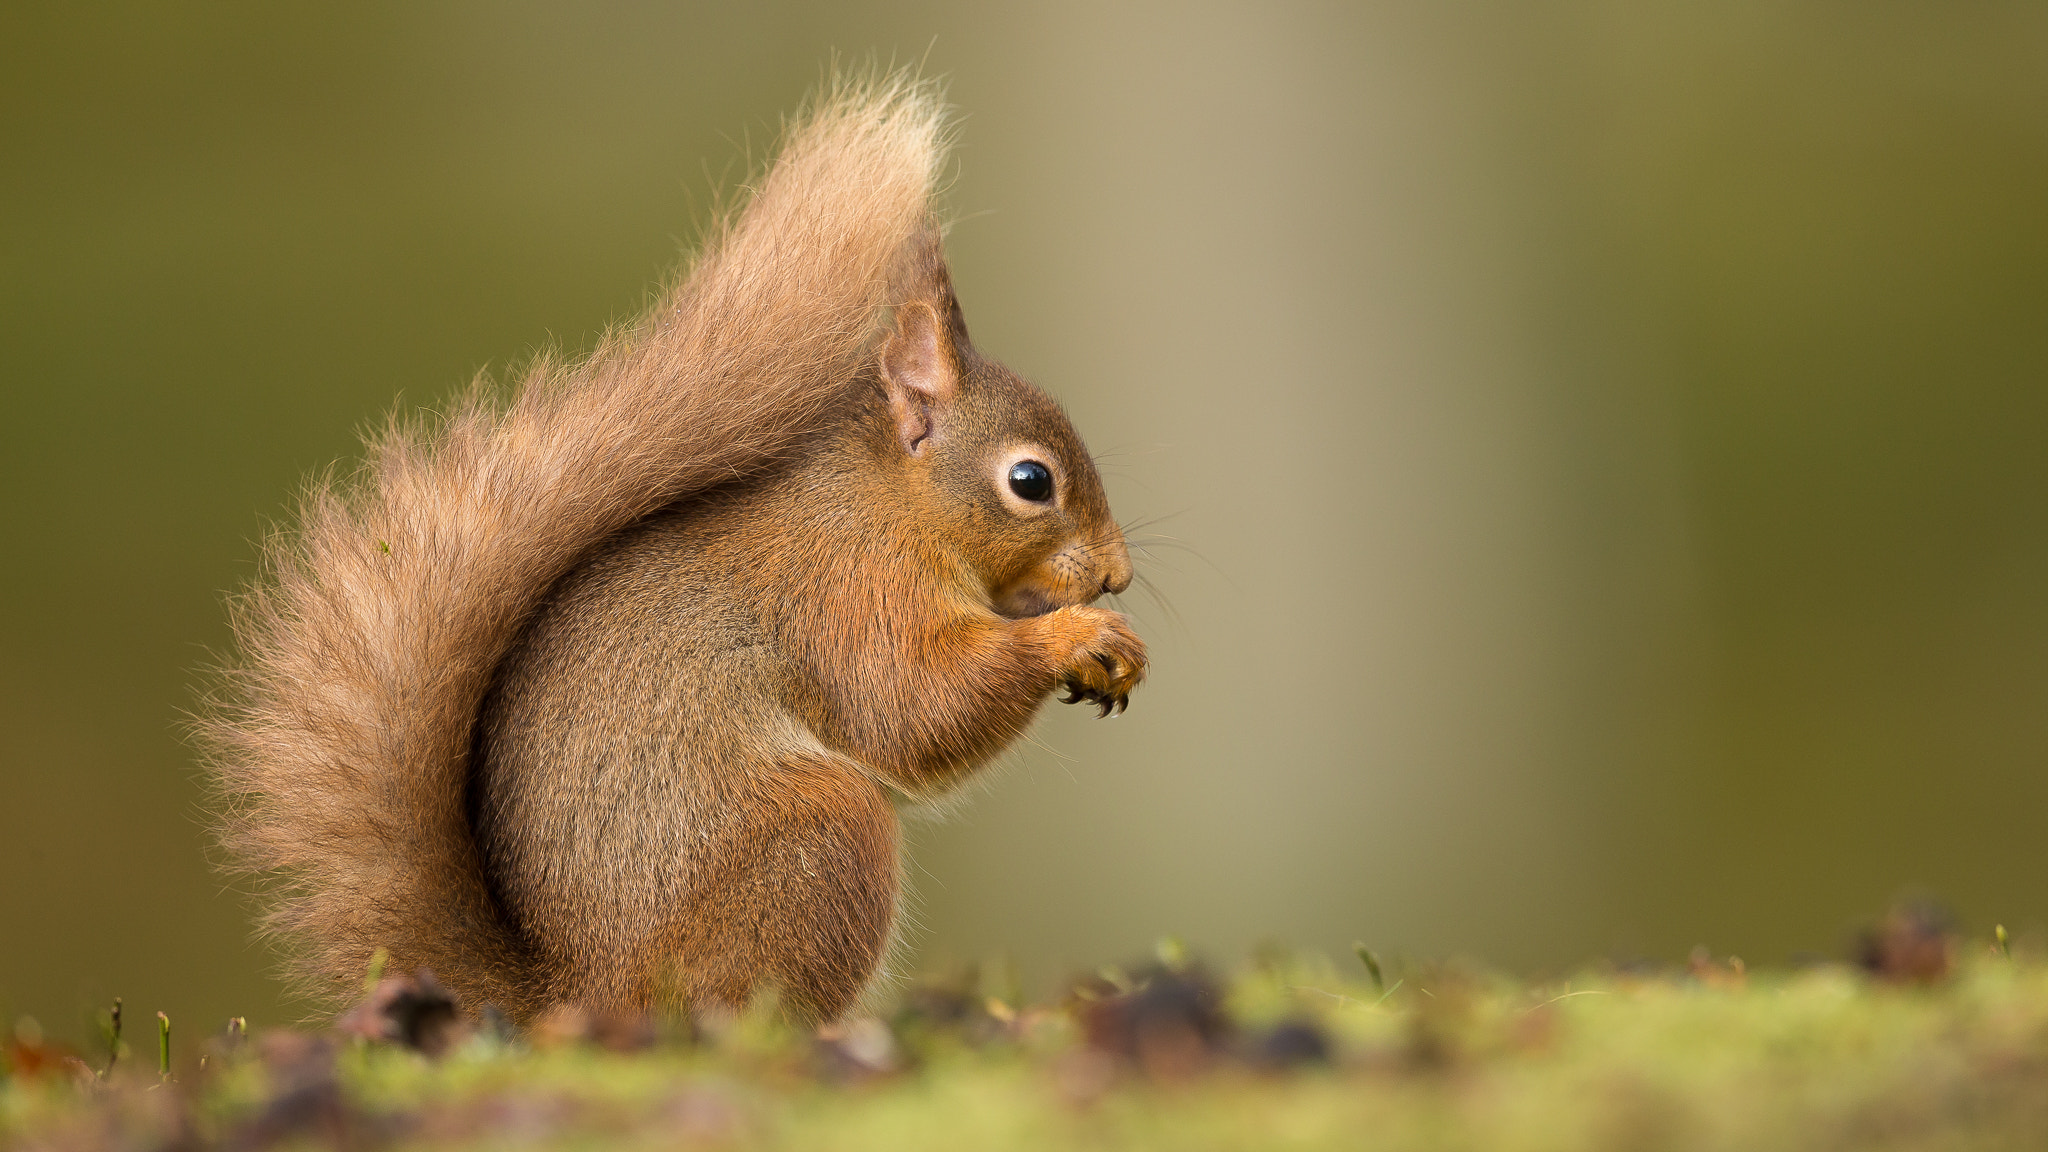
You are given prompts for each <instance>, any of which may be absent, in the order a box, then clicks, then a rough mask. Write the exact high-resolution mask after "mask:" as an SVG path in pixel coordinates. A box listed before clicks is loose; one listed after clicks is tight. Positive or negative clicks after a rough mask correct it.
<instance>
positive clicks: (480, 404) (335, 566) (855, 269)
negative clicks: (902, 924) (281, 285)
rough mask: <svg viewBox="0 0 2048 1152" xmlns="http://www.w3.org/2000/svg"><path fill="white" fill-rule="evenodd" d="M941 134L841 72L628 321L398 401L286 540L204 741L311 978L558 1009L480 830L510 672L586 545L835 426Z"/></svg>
mask: <svg viewBox="0 0 2048 1152" xmlns="http://www.w3.org/2000/svg"><path fill="white" fill-rule="evenodd" d="M944 136H945V127H944V115H943V111H942V108H941V105H940V103H939V101H938V99H937V96H936V93H935V92H934V90H933V89H932V88H931V87H930V86H929V85H926V84H921V83H917V82H913V81H911V80H909V79H907V78H906V77H903V76H900V75H899V76H892V77H887V78H884V79H881V80H876V81H870V82H860V83H837V84H834V85H833V86H832V87H831V88H830V89H829V91H827V92H826V93H825V94H824V95H823V96H821V97H820V98H819V99H818V101H817V102H816V104H815V106H814V107H813V108H812V109H811V111H810V112H809V113H808V114H807V115H805V116H804V117H802V118H801V119H800V120H799V121H798V122H797V123H796V124H795V125H794V126H793V127H792V128H791V129H790V130H789V131H788V133H787V135H786V138H785V142H784V145H783V148H782V150H781V153H780V155H779V157H778V158H777V160H776V161H775V162H774V164H773V166H772V167H771V168H769V169H768V171H767V172H766V173H765V175H764V177H763V178H762V179H761V181H760V182H759V184H758V186H757V189H756V191H755V192H754V194H753V195H752V197H751V198H750V199H749V200H748V202H747V203H746V205H745V207H744V208H743V209H741V210H740V211H739V212H738V213H737V214H736V215H735V216H733V217H732V218H731V219H730V220H729V221H728V222H726V223H725V224H724V225H723V226H722V227H721V228H720V229H718V231H717V233H716V234H715V235H714V237H713V238H712V239H711V240H710V241H709V242H708V243H707V244H706V245H705V248H704V251H703V253H702V255H701V256H700V257H699V258H698V260H697V261H696V264H695V266H694V268H693V269H692V271H691V272H690V274H689V275H688V277H687V278H685V279H684V280H683V281H682V282H681V283H679V284H678V285H677V286H676V287H675V288H674V289H673V290H671V291H669V292H668V293H666V294H665V295H664V296H663V297H662V299H661V300H660V301H659V302H658V303H657V304H656V305H655V306H654V307H653V308H652V309H650V310H649V312H648V313H647V314H646V316H645V317H643V318H642V319H641V320H640V321H639V322H638V323H636V324H635V325H633V326H631V327H630V328H628V329H625V330H622V331H620V332H616V333H613V334H611V335H609V336H607V337H606V339H605V340H604V341H603V342H602V344H601V345H600V346H599V347H598V349H597V350H596V351H595V352H594V353H593V354H592V355H591V356H590V357H589V358H588V359H587V360H584V361H582V362H580V363H577V364H573V365H570V364H562V363H559V362H556V361H552V360H543V361H541V362H540V363H538V364H537V365H536V366H535V367H534V368H532V369H531V370H530V371H529V372H528V373H527V375H526V377H525V379H524V380H523V381H522V382H521V384H520V386H519V388H518V390H517V392H516V394H515V395H514V396H513V397H512V398H511V399H510V400H509V401H508V402H505V403H499V402H497V401H495V400H493V399H491V398H490V397H488V396H485V395H482V394H478V395H474V396H471V397H469V398H467V399H465V400H463V401H461V402H459V403H458V404H456V405H455V406H454V408H453V410H452V411H451V412H449V413H448V414H447V415H446V416H445V417H444V418H443V419H441V420H438V421H436V422H434V423H433V424H432V425H431V426H426V427H421V426H414V425H411V424H405V423H400V422H394V423H393V424H392V425H391V426H390V427H388V428H387V429H386V430H385V431H384V432H382V433H381V434H379V435H378V436H376V437H375V438H374V439H373V440H372V441H371V443H370V445H369V457H368V462H367V463H366V465H365V466H364V467H363V469H362V470H361V472H360V473H359V474H358V475H356V476H355V477H352V478H351V479H349V480H347V481H345V482H340V483H325V482H323V483H320V484H317V485H315V486H314V488H313V489H312V490H311V491H310V492H309V493H308V495H307V497H306V499H305V501H304V507H303V511H302V514H301V517H300V519H299V522H298V525H297V527H296V529H295V530H294V531H292V532H290V533H287V534H284V535H281V536H279V537H278V538H277V539H275V540H274V541H272V542H271V543H270V544H268V545H267V546H266V551H265V559H266V561H267V566H268V575H267V576H266V578H265V579H264V580H263V581H262V582H261V583H260V584H258V585H257V586H256V587H255V588H254V589H253V590H251V591H249V592H248V593H247V594H245V595H244V596H243V597H242V598H241V600H240V601H239V602H238V604H237V606H236V613H235V624H236V631H237V640H238V650H239V654H238V657H237V663H235V664H234V665H233V666H232V667H230V668H228V669H227V670H226V673H225V675H224V676H223V683H222V685H221V687H220V691H219V693H218V700H217V702H216V705H215V707H214V708H213V709H212V712H211V715H210V717H209V718H208V719H207V720H205V721H204V722H203V725H202V735H203V738H204V739H205V741H206V743H207V745H208V747H209V751H210V754H211V759H212V764H213V767H214V771H215V777H216V782H217V787H218V789H219V791H220V793H221V795H222V798H223V810H224V812H225V816H224V818H223V830H222V839H223V842H224V843H225V845H226V846H227V848H228V849H229V851H230V853H231V855H232V857H233V859H234V861H235V863H236V864H237V865H238V866H239V867H240V868H242V869H244V870H246V871H248V872H250V873H254V874H258V875H260V876H262V877H264V878H265V879H266V881H267V882H268V883H269V884H270V886H271V887H270V889H269V897H270V901H271V903H270V911H269V914H268V918H267V920H266V924H267V927H268V929H269V931H271V932H272V933H274V934H276V935H277V936H278V937H280V938H281V939H282V940H283V941H284V942H285V943H286V944H287V945H288V947H289V950H290V954H291V955H292V957H293V961H294V964H295V974H296V975H297V976H298V977H299V984H300V987H301V988H302V990H304V991H307V992H310V993H313V994H314V995H316V996H319V997H321V998H323V999H327V1000H330V1001H331V1000H333V999H335V998H338V997H340V996H342V995H345V994H346V993H347V990H348V989H349V988H351V987H353V986H359V984H358V982H359V981H360V979H361V975H362V973H363V971H364V970H365V967H366V966H367V964H368V963H369V960H370V957H371V954H372V953H373V952H374V951H375V950H377V949H379V948H383V949H387V950H388V952H389V955H390V962H391V964H392V965H393V966H394V968H396V969H398V970H410V969H412V968H415V967H429V968H432V969H433V970H434V971H435V973H436V974H437V975H439V977H440V978H441V979H442V980H443V981H444V982H445V983H447V984H448V985H449V986H450V987H451V988H453V989H454V990H455V991H456V992H457V993H458V994H459V995H461V996H462V998H463V999H464V1000H465V1001H466V1002H467V1003H468V1004H469V1005H471V1006H472V1007H474V1006H477V1005H480V1004H482V1003H485V1002H496V1003H498V1004H500V1005H501V1006H503V1007H505V1008H507V1009H508V1010H511V1011H513V1012H514V1013H515V1014H517V1015H527V1014H530V1013H531V1012H533V1011H535V1010H537V1009H538V1008H539V1007H541V1006H543V1005H544V1004H546V1003H547V1002H548V1001H549V1000H550V998H551V996H552V995H553V993H552V990H551V988H550V987H549V979H548V977H547V975H546V973H545V971H544V966H542V967H537V966H536V963H535V960H536V958H535V957H533V956H532V955H530V953H529V946H528V944H527V943H526V941H525V940H524V938H523V937H522V935H521V933H520V932H518V931H517V930H515V928H514V927H513V926H512V925H511V924H510V923H509V922H508V921H507V920H506V918H505V916H504V913H503V909H502V908H501V907H500V905H499V903H498V900H497V898H496V896H495V895H494V892H493V886H492V883H491V881H490V879H489V877H488V876H487V874H486V872H485V869H484V867H483V863H482V860H481V856H480V852H479V849H478V847H477V843H476V841H475V838H474V837H473V835H472V833H471V829H470V812H469V810H468V805H469V797H468V795H467V779H468V771H469V759H470V752H471V741H472V737H473V733H474V731H475V728H476V723H477V717H478V715H479V709H480V707H481V706H482V704H483V701H484V700H485V698H486V695H487V694H488V693H489V691H490V689H491V685H492V683H493V676H494V674H495V672H496V670H497V669H498V668H499V667H500V664H501V662H502V661H503V660H504V659H505V657H506V655H507V654H508V653H509V652H510V651H512V650H513V647H514V645H515V644H516V643H517V641H518V638H519V637H520V635H521V632H522V629H524V628H525V627H526V626H527V624H528V622H529V621H530V620H531V619H532V618H533V617H534V614H535V612H536V610H537V609H538V608H539V606H540V604H541V602H542V600H543V597H544V596H545V595H546V594H547V592H548V590H549V589H550V588H552V587H555V586H556V585H557V583H558V581H560V580H561V579H562V578H563V576H564V575H565V574H566V573H568V572H570V571H571V570H572V569H574V568H575V567H576V566H577V565H578V564H579V562H581V561H583V560H584V559H585V558H586V557H588V556H590V555H591V554H592V553H593V551H594V550H596V549H599V548H600V547H602V546H603V545H604V543H605V542H606V541H608V540H611V539H613V538H614V537H616V536H617V535H618V534H619V533H620V532H622V531H624V530H626V529H628V528H629V527H630V526H632V525H634V524H636V523H638V522H641V521H643V520H645V519H646V518H647V517H648V516H649V515H651V514H652V513H654V512H656V511H657V510H659V509H661V508H663V507H665V506H668V505H672V504H674V503H676V502H677V501H679V500H682V499H685V498H687V497H689V496H691V495H692V494H693V493H698V492H702V491H704V490H706V489H708V488H710V487H713V486H715V485H719V484H722V483H728V482H730V481H732V480H733V479H734V478H736V477H745V476H749V475H754V474H758V473H760V472H762V471H764V470H766V469H769V468H770V467H771V466H773V465H775V464H776V462H777V461H779V460H781V459H783V458H784V457H786V456H787V455H789V454H790V453H791V452H792V451H793V450H794V448H795V446H796V445H798V444H800V443H801V442H802V441H803V440H804V438H805V437H806V436H807V435H809V434H811V433H812V432H813V431H815V430H816V429H817V428H819V427H820V426H821V425H822V424H823V423H824V422H825V421H826V420H827V413H828V411H829V410H830V409H831V408H832V406H833V404H834V402H835V398H836V397H838V396H839V395H840V394H841V392H842V390H843V388H844V387H845V385H846V382H847V381H848V380H849V379H850V378H851V377H852V376H853V375H854V374H855V373H856V372H857V371H858V370H859V369H860V367H861V365H862V364H863V363H865V362H866V361H867V359H868V357H869V356H870V355H871V353H872V347H873V344H874V338H875V336H876V334H877V332H878V326H877V325H878V318H879V313H880V312H881V310H882V309H883V308H884V307H885V306H886V305H888V304H890V303H893V302H894V301H892V300H891V291H892V288H891V286H892V283H894V282H895V281H897V280H898V279H899V278H900V277H901V275H902V268H901V265H902V264H903V262H904V261H905V260H907V259H912V258H914V252H915V249H916V248H917V243H916V241H917V238H918V237H920V236H921V235H923V234H924V233H926V232H927V230H928V229H929V227H930V217H931V212H932V206H931V198H932V195H933V192H934V187H935V184H936V181H937V178H938V174H939V170H940V167H941V164H942V162H943V158H944Z"/></svg>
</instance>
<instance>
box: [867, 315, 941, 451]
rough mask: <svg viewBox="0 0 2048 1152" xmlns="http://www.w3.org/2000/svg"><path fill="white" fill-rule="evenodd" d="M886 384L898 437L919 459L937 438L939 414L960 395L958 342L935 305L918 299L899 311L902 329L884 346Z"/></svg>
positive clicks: (898, 323) (899, 324)
mask: <svg viewBox="0 0 2048 1152" xmlns="http://www.w3.org/2000/svg"><path fill="white" fill-rule="evenodd" d="M882 381H883V384H884V385H885V386H886V387H887V388H888V391H889V411H890V412H891V413H892V414H893V415H894V416H895V417H896V436H897V438H898V439H899V440H901V441H902V443H903V448H904V450H905V451H907V452H909V453H910V454H911V455H913V456H914V455H916V454H917V453H918V451H919V450H920V449H921V448H922V447H923V446H924V442H925V440H926V438H927V437H929V436H930V435H931V434H932V419H933V412H934V411H936V410H937V409H940V408H943V407H945V406H946V405H947V404H948V403H950V402H951V401H952V399H953V397H954V395H955V394H956V393H958V392H959V390H960V367H959V360H958V358H957V356H956V355H955V353H954V350H953V340H952V337H951V335H950V334H949V333H948V332H947V330H946V325H945V324H943V323H941V322H940V320H939V314H938V312H937V311H935V310H934V309H933V308H932V306H931V305H930V304H927V303H925V302H924V301H922V300H913V301H911V302H910V303H908V304H903V305H899V306H898V307H897V309H896V330H895V331H894V332H891V333H890V334H889V339H888V341H887V342H886V343H884V344H883V345H882Z"/></svg>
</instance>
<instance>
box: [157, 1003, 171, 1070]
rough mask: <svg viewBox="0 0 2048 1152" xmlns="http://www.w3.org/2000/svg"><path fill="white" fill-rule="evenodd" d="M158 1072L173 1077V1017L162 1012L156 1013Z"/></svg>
mask: <svg viewBox="0 0 2048 1152" xmlns="http://www.w3.org/2000/svg"><path fill="white" fill-rule="evenodd" d="M156 1073H157V1075H158V1076H160V1077H162V1078H163V1079H165V1080H168V1079H170V1078H171V1018H170V1017H169V1016H166V1015H164V1014H163V1013H161V1012H159V1013H157V1014H156Z"/></svg>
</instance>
